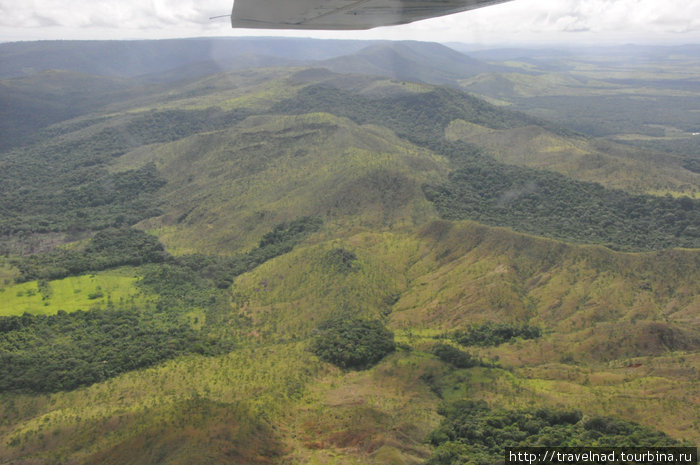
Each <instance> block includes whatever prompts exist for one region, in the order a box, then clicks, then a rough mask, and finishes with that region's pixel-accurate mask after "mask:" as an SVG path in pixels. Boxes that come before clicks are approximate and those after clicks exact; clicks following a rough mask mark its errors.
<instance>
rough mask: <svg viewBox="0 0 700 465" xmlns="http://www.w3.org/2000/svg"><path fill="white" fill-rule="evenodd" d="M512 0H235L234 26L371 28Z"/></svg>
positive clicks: (232, 13) (232, 18)
mask: <svg viewBox="0 0 700 465" xmlns="http://www.w3.org/2000/svg"><path fill="white" fill-rule="evenodd" d="M507 1H511V0H234V3H233V11H232V12H231V25H232V26H233V27H244V28H259V29H371V28H373V27H378V26H390V25H394V24H406V23H410V22H413V21H418V20H420V19H427V18H433V17H435V16H444V15H449V14H452V13H458V12H460V11H466V10H473V9H475V8H482V7H485V6H490V5H495V4H496V3H503V2H507Z"/></svg>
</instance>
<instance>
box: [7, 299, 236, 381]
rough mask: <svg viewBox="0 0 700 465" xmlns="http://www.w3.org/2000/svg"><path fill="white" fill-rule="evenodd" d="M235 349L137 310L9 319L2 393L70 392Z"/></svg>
mask: <svg viewBox="0 0 700 465" xmlns="http://www.w3.org/2000/svg"><path fill="white" fill-rule="evenodd" d="M232 347H233V346H232V344H231V343H230V342H224V341H221V340H216V339H213V338H209V337H207V335H206V334H205V333H203V332H198V331H195V330H193V329H192V328H190V327H189V326H188V325H186V324H183V323H178V322H176V321H173V320H172V319H170V318H167V316H166V315H152V314H149V313H147V312H141V311H139V310H135V309H134V310H91V311H89V312H82V311H78V312H74V313H65V312H59V313H58V314H56V315H51V316H42V315H30V314H24V315H22V316H14V317H3V318H0V392H2V391H20V392H26V391H33V392H53V391H61V390H70V389H75V388H77V387H80V386H86V385H90V384H93V383H96V382H100V381H103V380H105V379H108V378H111V377H114V376H116V375H118V374H120V373H124V372H126V371H130V370H136V369H139V368H145V367H149V366H152V365H154V364H156V363H158V362H160V361H163V360H167V359H171V358H174V357H177V356H179V355H183V354H188V353H196V354H202V355H214V354H219V353H223V352H225V351H228V350H230V349H231V348H232Z"/></svg>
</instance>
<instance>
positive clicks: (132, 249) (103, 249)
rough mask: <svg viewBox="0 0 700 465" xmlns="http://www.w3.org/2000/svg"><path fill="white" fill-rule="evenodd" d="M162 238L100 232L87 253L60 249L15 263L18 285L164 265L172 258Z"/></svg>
mask: <svg viewBox="0 0 700 465" xmlns="http://www.w3.org/2000/svg"><path fill="white" fill-rule="evenodd" d="M168 256H169V255H168V253H167V252H165V249H164V247H163V244H161V243H160V242H159V241H158V238H157V237H155V236H151V235H149V234H146V233H145V232H143V231H139V230H137V229H129V228H125V229H108V230H104V231H100V232H98V233H97V234H95V236H94V237H93V238H92V239H91V240H90V242H89V243H88V245H87V246H86V247H85V249H84V250H65V249H56V250H53V251H51V252H47V253H43V254H36V255H30V256H28V257H23V258H21V259H17V260H14V261H13V264H14V265H15V266H17V268H18V269H19V271H20V277H19V279H18V281H31V280H34V279H60V278H65V277H66V276H73V275H79V274H83V273H86V272H93V271H101V270H106V269H109V268H115V267H118V266H124V265H134V266H138V265H143V264H145V263H155V262H162V261H163V260H165V259H166V258H168Z"/></svg>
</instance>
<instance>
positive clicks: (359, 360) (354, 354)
mask: <svg viewBox="0 0 700 465" xmlns="http://www.w3.org/2000/svg"><path fill="white" fill-rule="evenodd" d="M395 349H396V346H395V344H394V334H393V333H392V332H391V331H389V330H388V329H387V328H386V327H385V326H384V325H383V324H382V322H381V321H377V320H372V321H369V320H360V319H355V318H338V319H334V320H331V321H328V322H326V323H325V324H324V325H322V326H321V328H320V332H319V334H318V335H317V336H316V338H315V339H314V340H313V343H312V345H311V351H312V352H313V353H315V354H316V355H317V356H318V357H319V358H320V359H321V360H323V361H325V362H329V363H332V364H333V365H336V366H337V367H339V368H344V369H356V370H362V369H365V368H369V367H371V366H373V365H375V364H377V363H378V362H379V361H380V360H381V359H382V358H384V357H385V356H386V355H388V354H390V353H391V352H393V351H394V350H395Z"/></svg>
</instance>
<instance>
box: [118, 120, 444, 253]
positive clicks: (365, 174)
mask: <svg viewBox="0 0 700 465" xmlns="http://www.w3.org/2000/svg"><path fill="white" fill-rule="evenodd" d="M241 126H242V127H240V128H236V129H231V130H224V131H219V132H213V133H208V134H200V135H196V136H192V137H190V138H186V139H183V140H180V141H177V142H173V143H171V144H167V145H163V146H160V147H157V148H156V149H155V150H151V151H150V152H149V155H150V157H151V159H152V160H154V161H155V162H156V165H157V166H158V168H159V171H160V172H161V173H163V175H164V176H165V177H166V179H168V181H169V184H168V186H166V187H165V192H164V193H163V198H164V201H165V205H166V208H167V210H166V211H167V215H166V216H165V217H163V218H162V219H160V220H155V221H149V222H146V223H145V225H146V227H147V228H149V229H153V230H154V231H156V232H157V233H158V235H159V236H160V237H161V239H162V240H163V241H164V242H165V244H166V245H167V246H168V247H170V248H172V249H173V250H175V251H176V252H180V251H186V250H188V249H189V250H191V249H199V250H207V251H227V252H233V251H235V250H237V249H240V248H242V247H250V246H251V245H252V244H253V243H254V241H256V240H257V239H258V238H259V237H260V235H261V234H262V233H263V232H264V231H265V230H267V229H269V228H270V227H271V226H272V225H274V224H277V223H280V222H282V221H288V220H291V219H294V218H297V217H300V216H305V215H317V216H324V217H326V218H327V219H329V220H330V221H331V222H332V223H333V224H335V223H337V224H338V225H340V224H342V225H343V227H345V228H352V227H374V226H390V227H400V226H412V225H414V224H417V223H421V222H423V221H425V220H426V219H427V218H430V217H431V216H434V213H433V210H432V206H430V204H429V203H428V202H427V201H426V200H425V199H423V198H422V195H421V194H420V186H421V184H422V183H424V182H427V181H428V180H431V179H433V180H436V179H442V178H443V177H444V175H445V174H446V172H447V169H448V165H447V162H446V160H444V159H443V158H441V157H437V156H435V155H433V154H431V153H429V152H427V151H426V150H423V149H420V148H417V147H415V146H412V145H411V144H408V143H406V142H404V141H401V140H400V139H398V138H397V137H396V136H394V135H393V134H392V133H390V132H389V131H387V130H385V129H382V128H378V127H371V126H358V125H356V124H353V123H352V122H350V121H349V120H346V119H343V118H337V117H334V116H332V115H329V114H309V115H303V116H289V117H267V116H261V117H257V116H256V117H250V118H249V119H248V120H246V121H245V122H244V123H243V124H242V125H241ZM142 156H143V153H140V152H132V153H130V154H127V155H125V156H124V157H123V159H122V160H121V161H122V162H123V163H130V162H131V160H132V157H133V158H138V159H140V158H141V157H142ZM339 227H340V226H339Z"/></svg>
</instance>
